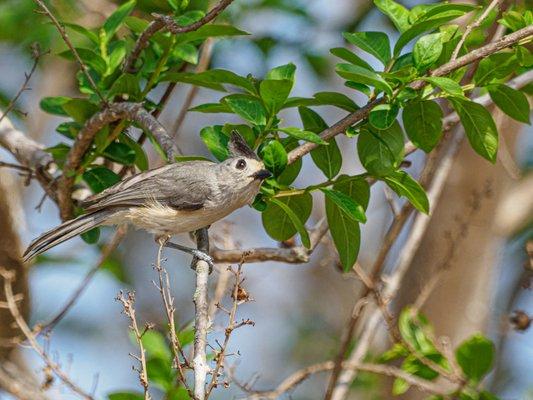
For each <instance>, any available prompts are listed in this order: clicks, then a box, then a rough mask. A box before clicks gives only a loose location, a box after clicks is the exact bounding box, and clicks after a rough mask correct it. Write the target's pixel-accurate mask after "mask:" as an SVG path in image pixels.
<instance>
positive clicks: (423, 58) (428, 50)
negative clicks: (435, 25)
mask: <svg viewBox="0 0 533 400" xmlns="http://www.w3.org/2000/svg"><path fill="white" fill-rule="evenodd" d="M442 48H443V45H442V35H441V34H440V33H433V34H431V35H425V36H422V37H421V38H420V39H418V41H417V42H416V43H415V47H414V48H413V59H414V62H415V65H416V67H417V68H418V70H419V71H425V70H426V69H427V68H429V67H430V66H431V65H432V64H433V63H435V61H437V60H438V59H439V57H440V54H441V52H442Z"/></svg>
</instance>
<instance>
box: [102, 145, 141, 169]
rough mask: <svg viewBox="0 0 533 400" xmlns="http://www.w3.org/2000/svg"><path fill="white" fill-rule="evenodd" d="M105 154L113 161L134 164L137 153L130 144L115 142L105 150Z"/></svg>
mask: <svg viewBox="0 0 533 400" xmlns="http://www.w3.org/2000/svg"><path fill="white" fill-rule="evenodd" d="M103 155H104V156H105V157H106V158H109V159H110V160H112V161H116V162H118V163H120V164H124V165H132V164H133V163H134V162H135V158H136V154H135V150H133V149H132V148H131V147H130V146H128V145H127V144H124V143H117V142H113V143H111V144H110V145H109V146H107V148H106V149H105V150H104V153H103Z"/></svg>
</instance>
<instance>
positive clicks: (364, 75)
mask: <svg viewBox="0 0 533 400" xmlns="http://www.w3.org/2000/svg"><path fill="white" fill-rule="evenodd" d="M335 70H336V72H337V74H339V75H340V76H342V77H343V78H345V79H348V80H350V81H354V82H357V83H362V84H365V85H370V86H374V87H375V88H376V89H380V90H383V91H384V92H385V93H387V94H389V95H392V88H391V87H390V86H389V84H388V83H387V82H386V81H385V80H384V79H383V78H382V77H381V76H379V75H378V74H377V73H375V72H372V71H369V70H367V69H365V68H362V67H360V66H358V65H353V64H337V66H336V68H335Z"/></svg>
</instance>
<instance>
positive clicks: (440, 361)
mask: <svg viewBox="0 0 533 400" xmlns="http://www.w3.org/2000/svg"><path fill="white" fill-rule="evenodd" d="M398 328H399V332H400V335H401V338H402V342H401V343H396V344H395V345H394V346H393V347H392V348H391V349H389V350H387V351H386V352H385V353H383V354H382V355H381V356H380V362H382V363H388V362H391V361H395V362H397V361H398V360H401V361H402V363H401V369H403V370H404V371H406V372H408V373H409V374H412V375H415V376H417V377H419V378H421V379H425V380H428V381H434V380H436V379H437V378H438V377H439V376H440V373H439V372H438V371H435V370H434V369H432V368H431V367H430V366H428V364H429V365H433V364H436V365H439V366H440V367H441V368H442V370H444V371H447V372H448V373H450V374H452V369H451V367H450V364H451V363H452V362H453V363H454V364H455V365H458V366H459V367H460V370H461V374H462V376H460V378H461V379H464V381H465V382H466V383H465V385H464V386H463V387H461V389H459V391H458V392H457V393H450V395H452V397H453V398H459V399H461V400H497V397H496V396H494V395H493V394H491V393H488V392H486V391H483V390H480V389H479V384H480V382H481V380H482V379H483V378H484V377H485V376H486V375H487V374H488V373H489V372H490V371H491V369H492V367H493V362H494V351H495V347H494V344H493V343H492V341H490V340H489V339H487V338H486V337H484V336H483V335H481V334H479V333H477V334H474V335H473V336H471V337H469V338H468V339H466V340H465V341H463V342H462V343H461V344H460V345H459V346H458V347H457V348H456V349H455V359H454V360H448V359H447V358H446V356H445V355H444V354H443V353H442V352H440V351H439V350H438V349H437V346H436V345H435V342H434V339H433V338H434V335H433V328H432V326H431V324H430V323H429V322H428V320H427V318H426V317H425V316H424V315H422V314H420V313H415V311H414V310H413V309H412V308H411V307H406V308H405V309H404V310H402V313H401V314H400V318H399V320H398ZM435 368H436V367H435ZM409 387H410V385H409V383H408V382H406V381H405V380H404V379H402V378H396V379H395V381H394V383H393V387H392V392H393V394H394V395H400V394H403V393H405V392H406V391H407V390H409ZM430 399H431V400H442V399H443V397H441V396H431V397H430V398H428V400H430Z"/></svg>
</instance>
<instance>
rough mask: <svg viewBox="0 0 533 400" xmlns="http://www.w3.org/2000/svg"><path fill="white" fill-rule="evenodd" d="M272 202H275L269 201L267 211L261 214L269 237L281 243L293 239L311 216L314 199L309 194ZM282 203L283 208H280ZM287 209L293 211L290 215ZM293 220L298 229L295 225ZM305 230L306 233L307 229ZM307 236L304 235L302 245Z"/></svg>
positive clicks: (282, 198)
mask: <svg viewBox="0 0 533 400" xmlns="http://www.w3.org/2000/svg"><path fill="white" fill-rule="evenodd" d="M272 200H274V201H269V202H268V205H267V208H266V210H265V211H264V212H263V213H262V214H261V219H262V221H263V226H264V228H265V231H266V232H267V233H268V235H269V236H270V237H271V238H273V239H274V240H277V241H280V242H281V241H284V240H287V239H290V238H291V237H293V236H294V235H295V234H296V233H297V232H299V231H298V228H299V229H300V230H301V228H302V227H303V224H305V222H306V221H307V219H308V218H309V216H310V215H311V209H312V206H313V198H312V197H311V195H310V194H309V193H305V194H302V195H297V196H287V197H280V198H277V199H272ZM280 203H281V204H283V206H280ZM287 209H289V210H291V213H290V215H289V214H288V213H287V212H286V210H287ZM291 217H292V218H291ZM294 217H296V218H294ZM293 219H294V220H295V221H296V224H297V225H298V227H297V226H296V225H295V224H294V221H293ZM303 230H304V231H305V228H304V229H303ZM305 236H306V233H304V234H303V237H302V243H303V241H304V240H305V239H304V238H305Z"/></svg>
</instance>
